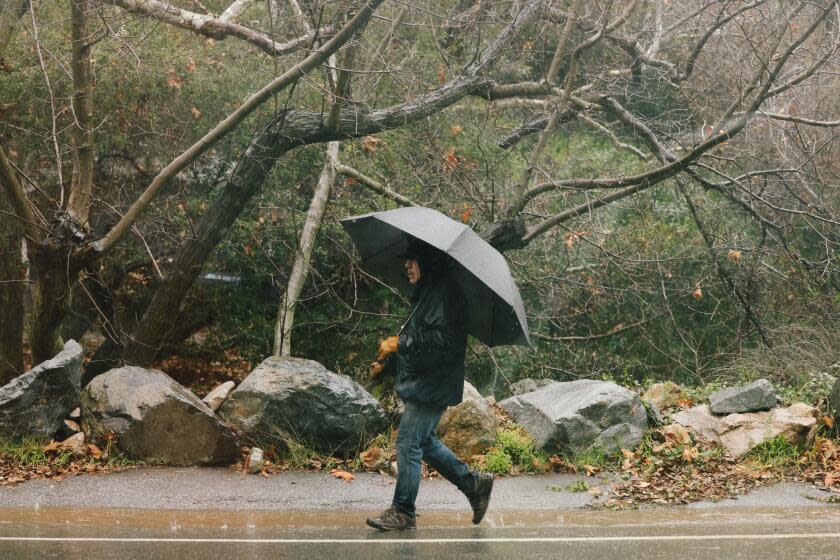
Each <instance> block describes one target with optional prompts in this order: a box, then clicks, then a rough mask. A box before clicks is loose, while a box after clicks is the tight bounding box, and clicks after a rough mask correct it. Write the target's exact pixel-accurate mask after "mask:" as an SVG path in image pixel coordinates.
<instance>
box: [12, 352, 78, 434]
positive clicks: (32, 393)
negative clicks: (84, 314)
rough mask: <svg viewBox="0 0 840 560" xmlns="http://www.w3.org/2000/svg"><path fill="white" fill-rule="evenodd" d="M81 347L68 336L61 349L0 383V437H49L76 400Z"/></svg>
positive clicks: (75, 404) (74, 404)
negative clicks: (54, 354) (25, 370)
mask: <svg viewBox="0 0 840 560" xmlns="http://www.w3.org/2000/svg"><path fill="white" fill-rule="evenodd" d="M81 377H82V347H81V346H80V345H79V344H78V343H77V342H76V341H75V340H68V341H67V343H66V344H65V345H64V349H63V350H62V351H61V352H60V353H59V354H58V355H57V356H55V357H54V358H52V359H51V360H47V361H46V362H43V363H41V364H38V365H37V366H36V367H34V368H32V369H31V370H29V371H27V372H26V373H24V374H23V375H20V376H18V377H16V378H14V379H12V380H11V381H9V382H8V383H7V384H6V385H4V386H3V387H0V437H4V438H8V439H16V438H18V437H21V436H25V435H32V436H35V437H39V438H42V439H50V438H52V437H53V436H54V435H55V434H56V432H58V431H59V430H60V429H61V428H62V426H63V425H64V419H65V418H67V415H68V414H69V413H70V411H71V410H73V409H74V408H75V407H76V406H77V405H78V404H79V390H80V388H79V384H80V382H81Z"/></svg>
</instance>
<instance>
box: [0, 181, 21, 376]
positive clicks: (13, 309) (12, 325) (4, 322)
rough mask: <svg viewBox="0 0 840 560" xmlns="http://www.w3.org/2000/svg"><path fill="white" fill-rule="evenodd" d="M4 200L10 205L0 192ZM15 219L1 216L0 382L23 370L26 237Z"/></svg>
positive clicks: (2, 200)
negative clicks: (22, 256)
mask: <svg viewBox="0 0 840 560" xmlns="http://www.w3.org/2000/svg"><path fill="white" fill-rule="evenodd" d="M0 203H2V205H4V206H5V205H6V200H5V196H3V194H2V193H0ZM17 226H18V224H16V223H15V221H14V220H8V219H5V220H0V386H2V385H5V384H6V383H7V382H8V381H10V380H11V379H13V378H14V377H17V376H18V375H20V374H21V373H23V325H24V323H23V318H24V309H23V302H24V297H25V295H26V283H25V282H26V280H25V278H24V270H23V262H22V258H21V244H22V243H23V238H22V237H21V234H20V228H19V227H17Z"/></svg>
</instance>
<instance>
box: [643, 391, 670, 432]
mask: <svg viewBox="0 0 840 560" xmlns="http://www.w3.org/2000/svg"><path fill="white" fill-rule="evenodd" d="M642 404H643V405H645V412H647V419H648V425H649V426H653V427H659V426H664V425H665V417H664V416H663V415H662V412H661V411H660V410H659V407H658V406H656V403H654V402H653V401H646V400H644V398H643V399H642Z"/></svg>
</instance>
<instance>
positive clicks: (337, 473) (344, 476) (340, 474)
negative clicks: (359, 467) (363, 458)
mask: <svg viewBox="0 0 840 560" xmlns="http://www.w3.org/2000/svg"><path fill="white" fill-rule="evenodd" d="M330 474H331V475H333V476H334V477H336V478H340V479H341V480H343V481H345V482H352V481H353V479H354V478H356V477H355V476H353V475H352V474H351V473H349V472H347V471H343V470H341V469H333V470H331V471H330Z"/></svg>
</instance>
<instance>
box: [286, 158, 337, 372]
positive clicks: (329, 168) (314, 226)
mask: <svg viewBox="0 0 840 560" xmlns="http://www.w3.org/2000/svg"><path fill="white" fill-rule="evenodd" d="M338 147H339V142H330V143H328V144H327V152H326V155H325V161H324V168H323V169H322V170H321V176H320V177H319V178H318V186H317V187H316V188H315V194H313V195H312V202H311V203H310V204H309V211H308V212H307V214H306V222H305V223H304V224H303V231H302V232H301V234H300V247H299V248H298V253H297V255H296V256H295V262H294V265H292V273H291V274H290V275H289V282H288V283H287V285H286V293H285V295H284V296H283V297H282V298H281V300H280V308H279V310H278V313H277V326H276V327H275V334H274V353H275V354H276V355H278V356H290V355H291V352H292V328H293V327H294V324H295V309H296V308H297V304H298V299H299V298H300V294H301V292H302V291H303V286H304V284H305V283H306V278H307V276H308V275H309V261H310V259H311V257H312V248H313V247H314V246H315V238H316V236H317V234H318V229H319V228H320V227H321V222H322V221H323V219H324V212H326V210H327V203H328V202H329V199H330V192H331V190H332V186H333V183H334V182H335V164H336V163H337V162H338Z"/></svg>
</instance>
